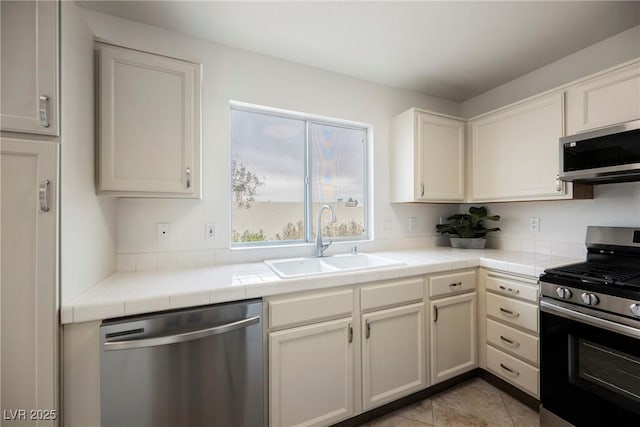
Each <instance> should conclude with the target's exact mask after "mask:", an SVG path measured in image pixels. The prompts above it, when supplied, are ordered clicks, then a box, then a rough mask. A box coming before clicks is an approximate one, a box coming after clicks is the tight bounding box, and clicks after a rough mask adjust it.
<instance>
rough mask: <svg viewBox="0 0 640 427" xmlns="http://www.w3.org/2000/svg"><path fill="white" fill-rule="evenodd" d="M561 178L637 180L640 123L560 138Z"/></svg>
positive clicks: (598, 181)
mask: <svg viewBox="0 0 640 427" xmlns="http://www.w3.org/2000/svg"><path fill="white" fill-rule="evenodd" d="M560 179H561V180H563V181H575V182H584V183H592V184H605V183H612V182H629V181H640V120H633V121H630V122H626V123H622V124H619V125H615V126H610V127H606V128H601V129H596V130H592V131H589V132H583V133H579V134H576V135H571V136H565V137H563V138H560Z"/></svg>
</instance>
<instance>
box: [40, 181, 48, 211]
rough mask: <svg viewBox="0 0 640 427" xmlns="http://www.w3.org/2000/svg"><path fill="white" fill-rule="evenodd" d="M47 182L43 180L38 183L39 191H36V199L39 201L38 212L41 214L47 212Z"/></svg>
mask: <svg viewBox="0 0 640 427" xmlns="http://www.w3.org/2000/svg"><path fill="white" fill-rule="evenodd" d="M48 193H49V180H48V179H45V180H44V181H42V182H41V183H40V189H39V190H38V199H39V200H40V210H41V211H42V212H49V197H48V196H49V194H48Z"/></svg>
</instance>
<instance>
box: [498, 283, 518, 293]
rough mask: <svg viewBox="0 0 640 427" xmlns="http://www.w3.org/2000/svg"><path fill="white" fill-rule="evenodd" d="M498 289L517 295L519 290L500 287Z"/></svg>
mask: <svg viewBox="0 0 640 427" xmlns="http://www.w3.org/2000/svg"><path fill="white" fill-rule="evenodd" d="M500 289H501V290H503V291H507V292H511V293H512V294H519V293H520V289H513V288H507V287H505V286H502V285H500Z"/></svg>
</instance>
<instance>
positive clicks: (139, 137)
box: [98, 45, 200, 197]
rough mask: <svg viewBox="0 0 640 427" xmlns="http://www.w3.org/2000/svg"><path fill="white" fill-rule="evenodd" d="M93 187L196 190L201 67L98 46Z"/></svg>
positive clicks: (185, 193) (124, 191) (181, 193)
mask: <svg viewBox="0 0 640 427" xmlns="http://www.w3.org/2000/svg"><path fill="white" fill-rule="evenodd" d="M98 50H99V58H100V65H99V71H100V73H99V95H100V98H99V144H100V150H99V154H100V163H99V164H100V168H99V189H100V190H101V191H113V192H117V193H118V194H117V195H121V196H126V195H131V196H145V195H147V196H154V195H159V196H168V197H170V196H174V197H200V66H199V65H198V64H194V63H190V62H186V61H180V60H177V59H172V58H167V57H164V56H158V55H153V54H149V53H144V52H139V51H135V50H130V49H124V48H118V47H113V46H108V45H99V47H98Z"/></svg>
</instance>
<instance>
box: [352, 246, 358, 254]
mask: <svg viewBox="0 0 640 427" xmlns="http://www.w3.org/2000/svg"><path fill="white" fill-rule="evenodd" d="M351 255H358V247H357V246H356V245H353V246H352V247H351Z"/></svg>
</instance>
